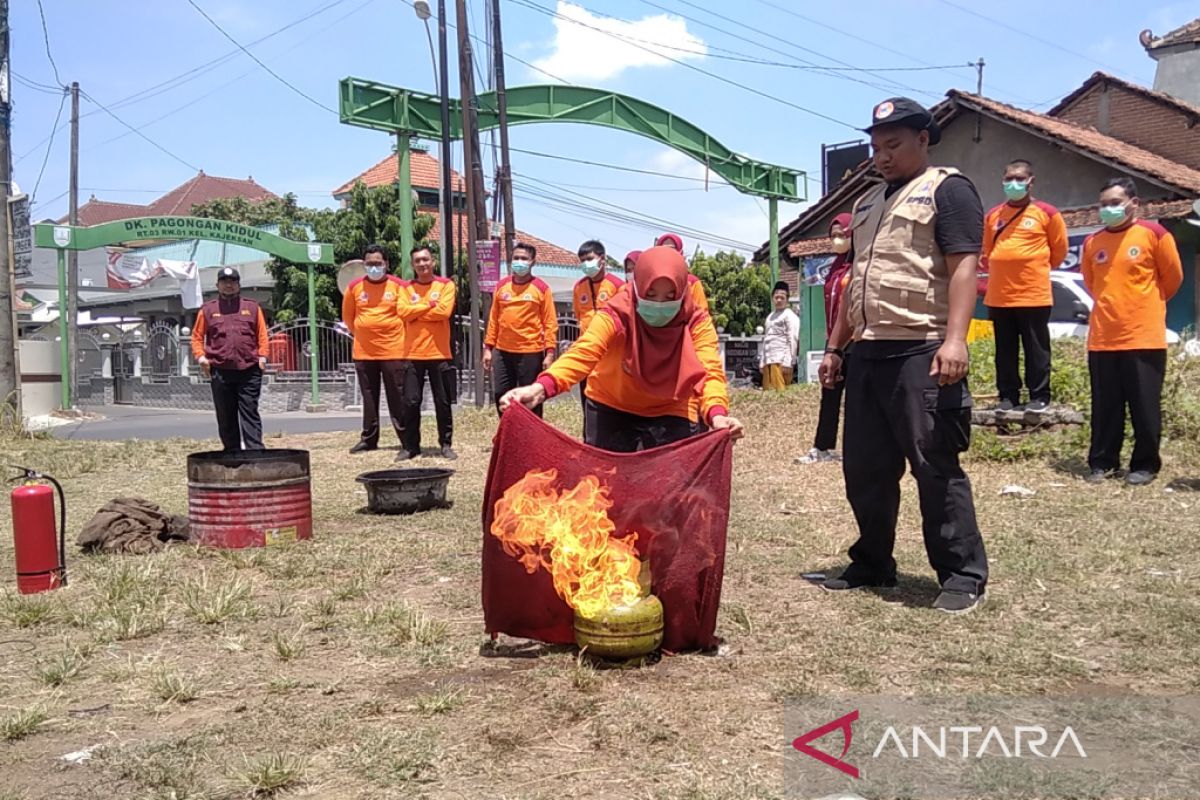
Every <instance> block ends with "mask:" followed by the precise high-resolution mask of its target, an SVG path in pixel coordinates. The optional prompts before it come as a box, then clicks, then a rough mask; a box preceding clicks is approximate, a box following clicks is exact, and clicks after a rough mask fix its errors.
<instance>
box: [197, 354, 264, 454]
mask: <svg viewBox="0 0 1200 800" xmlns="http://www.w3.org/2000/svg"><path fill="white" fill-rule="evenodd" d="M209 385H210V386H211V387H212V396H213V406H215V407H216V410H217V431H218V432H219V433H220V435H221V445H222V447H223V448H224V449H225V450H241V449H242V444H243V443H245V446H246V449H247V450H262V449H263V438H262V435H263V434H262V431H263V427H262V416H260V415H259V413H258V398H259V396H260V395H261V394H262V370H261V369H259V368H258V367H257V366H253V367H250V368H249V369H214V370H213V371H212V376H211V379H210V383H209Z"/></svg>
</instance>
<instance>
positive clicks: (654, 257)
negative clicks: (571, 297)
mask: <svg viewBox="0 0 1200 800" xmlns="http://www.w3.org/2000/svg"><path fill="white" fill-rule="evenodd" d="M687 276H688V270H687V262H686V261H684V260H683V255H682V254H681V253H679V252H677V251H676V250H673V249H672V248H670V247H652V248H650V249H649V250H645V251H643V252H642V254H641V255H640V256H638V260H637V266H635V267H634V269H633V277H632V279H631V284H632V287H631V288H632V289H633V291H622V292H618V293H617V295H616V297H614V298H613V299H611V300H609V301H608V305H606V306H605V307H604V308H603V309H601V313H602V314H608V315H609V316H611V317H612V318H613V319H614V320H615V321H616V323H617V327H618V328H620V329H621V330H622V332H623V333H624V334H625V356H624V359H623V363H624V367H625V374H626V375H628V376H629V377H630V378H631V379H632V380H633V381H634V382H635V383H636V384H637V386H638V388H639V389H641V390H642V391H644V392H645V393H646V394H649V395H651V396H652V397H657V398H670V399H673V400H681V399H683V398H684V397H687V396H688V395H690V394H692V392H693V391H694V390H695V387H696V385H697V384H699V383H700V382H701V381H703V380H704V377H705V375H706V370H705V369H704V365H703V364H702V363H701V362H700V357H699V356H697V355H696V347H695V345H694V344H693V343H692V333H691V329H692V326H693V325H695V324H696V323H697V322H700V321H701V320H703V319H705V318H706V317H707V316H708V315H707V314H706V313H705V312H704V311H701V310H700V309H698V308H696V306H695V304H694V303H693V302H692V293H691V292H689V291H688V282H687ZM659 278H667V279H668V280H670V281H671V283H673V284H674V285H675V297H676V298H677V299H682V300H683V304H682V305H681V306H680V308H679V313H678V314H676V315H675V317H674V318H673V319H672V320H671V321H670V322H668V323H667V324H666V325H664V326H663V327H661V328H655V327H653V326H651V325H647V324H646V323H644V322H642V318H641V317H640V316H638V313H637V303H638V298H639V297H644V296H645V295H646V293H647V292H648V291H649V289H650V284H652V283H654V281H656V280H658V279H659Z"/></svg>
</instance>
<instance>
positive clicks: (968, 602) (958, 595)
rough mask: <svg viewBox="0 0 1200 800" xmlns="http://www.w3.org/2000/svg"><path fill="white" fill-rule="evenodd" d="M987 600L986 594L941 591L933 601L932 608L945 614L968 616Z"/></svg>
mask: <svg viewBox="0 0 1200 800" xmlns="http://www.w3.org/2000/svg"><path fill="white" fill-rule="evenodd" d="M985 600H987V595H986V594H971V593H970V592H950V591H945V590H943V591H942V593H941V594H939V595H938V597H937V600H934V601H933V607H934V608H936V609H937V610H938V611H944V612H946V613H947V614H970V613H971V612H972V611H974V610H975V609H976V608H978V607H979V606H981V605H983V602H984V601H985Z"/></svg>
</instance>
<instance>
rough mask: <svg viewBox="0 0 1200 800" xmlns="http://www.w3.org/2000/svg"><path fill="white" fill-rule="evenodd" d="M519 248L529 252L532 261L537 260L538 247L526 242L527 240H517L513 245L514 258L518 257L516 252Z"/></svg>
mask: <svg viewBox="0 0 1200 800" xmlns="http://www.w3.org/2000/svg"><path fill="white" fill-rule="evenodd" d="M518 250H524V251H525V252H526V253H529V260H530V261H537V248H536V247H534V246H533V245H531V244H525V242H517V243H516V244H514V245H513V257H514V258H515V257H516V253H517V251H518Z"/></svg>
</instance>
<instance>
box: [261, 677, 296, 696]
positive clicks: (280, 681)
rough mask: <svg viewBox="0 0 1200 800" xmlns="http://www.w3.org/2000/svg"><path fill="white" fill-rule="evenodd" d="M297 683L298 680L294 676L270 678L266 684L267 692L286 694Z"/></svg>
mask: <svg viewBox="0 0 1200 800" xmlns="http://www.w3.org/2000/svg"><path fill="white" fill-rule="evenodd" d="M299 685H300V682H299V681H297V680H296V679H295V678H282V677H281V678H272V679H271V681H270V683H268V684H267V692H268V693H269V694H287V693H288V692H290V691H291V690H292V689H295V688H296V687H297V686H299Z"/></svg>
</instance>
